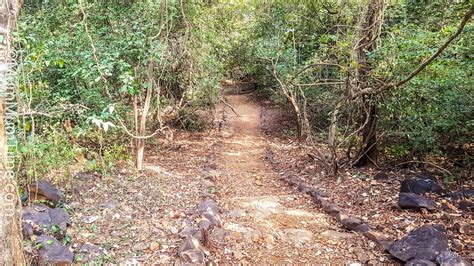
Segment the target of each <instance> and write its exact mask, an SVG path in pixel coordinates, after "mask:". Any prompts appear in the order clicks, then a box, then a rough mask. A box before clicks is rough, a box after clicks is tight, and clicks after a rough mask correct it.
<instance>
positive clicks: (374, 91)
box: [352, 5, 474, 99]
mask: <svg viewBox="0 0 474 266" xmlns="http://www.w3.org/2000/svg"><path fill="white" fill-rule="evenodd" d="M473 14H474V5H472V6H471V7H470V8H469V10H468V11H467V12H466V14H465V15H464V17H463V19H462V21H461V23H460V24H459V26H458V29H457V30H456V32H455V33H454V34H453V35H451V36H450V37H449V38H448V39H447V40H446V41H445V42H444V43H443V45H442V46H441V47H439V48H438V50H437V51H436V52H435V53H434V54H432V55H431V56H430V57H429V58H428V59H426V60H424V61H423V62H421V63H420V64H419V65H418V67H417V68H416V69H415V70H413V71H412V72H411V73H410V74H409V75H408V76H407V77H406V78H404V79H402V80H400V81H398V82H397V83H390V84H387V85H386V86H383V87H381V88H379V89H373V88H366V89H363V90H361V91H359V92H358V93H356V94H354V95H353V97H352V98H353V99H355V98H357V97H360V96H362V95H365V94H377V93H380V92H382V91H384V90H388V89H392V88H398V87H401V86H403V85H405V84H406V83H407V82H409V81H410V80H411V79H413V78H414V77H415V76H417V75H418V74H420V72H421V71H423V69H425V68H426V67H427V66H428V65H429V64H430V63H431V62H433V61H434V60H435V59H436V58H437V57H438V56H439V55H440V54H441V53H442V52H443V51H444V50H446V48H447V47H448V46H449V45H450V44H451V43H452V42H453V41H454V40H455V39H456V38H457V37H458V36H459V35H461V33H462V32H463V30H464V28H465V27H466V24H467V22H469V20H470V19H471V17H472V15H473Z"/></svg>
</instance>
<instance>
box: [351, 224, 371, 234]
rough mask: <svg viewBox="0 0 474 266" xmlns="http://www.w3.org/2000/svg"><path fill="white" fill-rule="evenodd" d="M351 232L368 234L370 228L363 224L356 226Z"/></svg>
mask: <svg viewBox="0 0 474 266" xmlns="http://www.w3.org/2000/svg"><path fill="white" fill-rule="evenodd" d="M353 230H354V231H355V232H357V233H365V232H368V231H369V230H370V228H369V226H368V225H367V224H365V223H363V224H359V225H358V226H356V227H355V228H354V229H353Z"/></svg>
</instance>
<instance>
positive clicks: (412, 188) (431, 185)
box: [400, 176, 444, 194]
mask: <svg viewBox="0 0 474 266" xmlns="http://www.w3.org/2000/svg"><path fill="white" fill-rule="evenodd" d="M400 192H402V193H415V194H424V193H428V192H434V193H437V194H441V193H443V192H444V189H443V188H442V187H441V186H440V185H438V183H436V182H435V181H433V180H432V179H430V178H428V177H426V176H419V177H417V178H414V179H405V180H403V181H402V183H401V186H400Z"/></svg>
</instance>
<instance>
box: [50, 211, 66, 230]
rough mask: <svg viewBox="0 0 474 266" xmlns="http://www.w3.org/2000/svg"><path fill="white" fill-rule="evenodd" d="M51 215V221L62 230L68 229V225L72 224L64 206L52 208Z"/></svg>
mask: <svg viewBox="0 0 474 266" xmlns="http://www.w3.org/2000/svg"><path fill="white" fill-rule="evenodd" d="M49 217H51V222H52V223H53V224H55V225H57V226H59V228H61V229H62V230H66V227H67V225H68V224H71V221H70V219H69V214H67V212H66V211H65V210H64V209H62V208H54V209H50V210H49Z"/></svg>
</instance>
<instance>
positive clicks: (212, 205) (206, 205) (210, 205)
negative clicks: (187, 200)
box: [198, 199, 218, 213]
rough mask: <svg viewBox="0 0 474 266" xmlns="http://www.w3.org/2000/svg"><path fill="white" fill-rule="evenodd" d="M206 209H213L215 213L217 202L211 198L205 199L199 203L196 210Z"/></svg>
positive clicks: (203, 210)
mask: <svg viewBox="0 0 474 266" xmlns="http://www.w3.org/2000/svg"><path fill="white" fill-rule="evenodd" d="M206 211H213V212H215V213H217V211H218V205H217V203H216V202H215V201H214V200H212V199H206V200H205V201H203V202H201V203H199V205H198V212H199V213H203V212H206Z"/></svg>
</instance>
